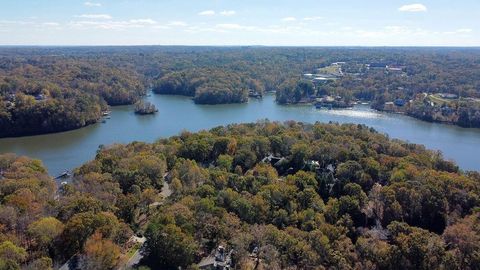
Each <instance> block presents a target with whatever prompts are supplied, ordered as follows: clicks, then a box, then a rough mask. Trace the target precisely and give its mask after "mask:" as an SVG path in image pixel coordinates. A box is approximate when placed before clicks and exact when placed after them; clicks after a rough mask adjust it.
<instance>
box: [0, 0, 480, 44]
mask: <svg viewBox="0 0 480 270" xmlns="http://www.w3.org/2000/svg"><path fill="white" fill-rule="evenodd" d="M0 5H1V8H0V45H283V46H289V45H294V46H295V45H301V46H303V45H307V46H350V45H360V46H480V18H479V17H480V0H455V1H453V0H423V1H422V0H419V1H415V0H414V1H399V0H268V1H267V0H89V1H85V0H84V1H81V0H80V1H77V0H0Z"/></svg>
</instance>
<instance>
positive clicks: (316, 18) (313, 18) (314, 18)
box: [303, 16, 323, 21]
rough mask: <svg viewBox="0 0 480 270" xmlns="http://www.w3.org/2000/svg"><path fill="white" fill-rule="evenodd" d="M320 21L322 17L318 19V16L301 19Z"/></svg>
mask: <svg viewBox="0 0 480 270" xmlns="http://www.w3.org/2000/svg"><path fill="white" fill-rule="evenodd" d="M322 19H323V17H319V16H316V17H305V18H303V20H304V21H319V20H322Z"/></svg>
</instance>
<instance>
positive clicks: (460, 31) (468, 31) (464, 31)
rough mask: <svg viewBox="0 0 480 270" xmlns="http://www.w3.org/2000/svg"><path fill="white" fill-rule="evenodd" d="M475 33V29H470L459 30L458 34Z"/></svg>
mask: <svg viewBox="0 0 480 270" xmlns="http://www.w3.org/2000/svg"><path fill="white" fill-rule="evenodd" d="M471 32H473V29H470V28H462V29H457V33H464V34H465V33H471Z"/></svg>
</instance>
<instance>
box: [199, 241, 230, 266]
mask: <svg viewBox="0 0 480 270" xmlns="http://www.w3.org/2000/svg"><path fill="white" fill-rule="evenodd" d="M232 253H233V249H232V250H230V251H229V252H227V250H226V248H225V247H224V246H222V245H220V246H218V247H217V249H216V250H215V252H214V253H213V252H212V254H211V255H210V256H208V257H205V258H203V259H202V260H201V261H200V263H199V264H198V267H199V268H200V269H202V270H229V269H232Z"/></svg>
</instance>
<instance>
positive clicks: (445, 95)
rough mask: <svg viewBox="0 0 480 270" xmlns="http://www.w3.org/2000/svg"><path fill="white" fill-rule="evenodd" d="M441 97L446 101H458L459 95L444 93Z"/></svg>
mask: <svg viewBox="0 0 480 270" xmlns="http://www.w3.org/2000/svg"><path fill="white" fill-rule="evenodd" d="M439 96H440V97H441V98H445V99H457V98H458V95H457V94H451V93H442V94H439Z"/></svg>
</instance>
